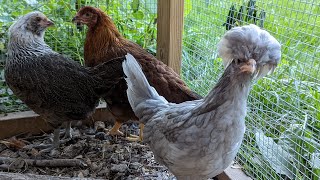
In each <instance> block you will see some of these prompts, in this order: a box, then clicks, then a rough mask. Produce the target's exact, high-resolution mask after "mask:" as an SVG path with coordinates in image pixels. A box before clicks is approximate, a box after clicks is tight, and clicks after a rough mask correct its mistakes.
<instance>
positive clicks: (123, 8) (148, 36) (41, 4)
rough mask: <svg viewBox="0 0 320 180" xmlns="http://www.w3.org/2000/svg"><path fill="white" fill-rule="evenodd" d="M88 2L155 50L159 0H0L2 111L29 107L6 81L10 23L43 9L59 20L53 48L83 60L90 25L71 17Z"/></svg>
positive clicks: (51, 36) (50, 35)
mask: <svg viewBox="0 0 320 180" xmlns="http://www.w3.org/2000/svg"><path fill="white" fill-rule="evenodd" d="M84 5H91V6H94V7H98V8H100V9H102V10H104V11H105V12H106V13H107V14H109V15H110V17H111V18H112V19H113V21H114V22H115V24H116V25H117V28H118V29H119V31H120V32H121V33H122V34H123V35H124V36H125V37H126V38H128V39H132V40H134V41H135V42H136V43H138V44H140V45H141V46H142V47H143V48H145V49H147V50H148V51H149V52H151V53H155V51H156V16H157V7H156V6H157V0H130V1H122V0H99V1H93V0H71V1H64V0H21V1H17V0H14V1H12V0H0V113H7V112H12V111H22V110H27V109H28V108H27V107H26V106H25V105H24V104H23V103H22V102H21V101H20V100H19V99H17V98H16V97H15V96H14V95H12V91H11V90H10V89H9V88H8V87H7V86H6V84H5V82H4V74H3V68H4V65H5V59H6V51H7V47H6V46H7V43H8V29H9V27H10V25H11V24H12V23H13V22H14V21H15V19H17V18H18V17H20V16H22V15H24V14H26V13H28V12H31V11H34V10H38V11H41V12H43V13H44V14H45V15H47V16H48V18H49V19H51V20H52V21H53V22H54V23H55V26H54V27H50V28H49V29H48V30H47V31H46V35H45V41H46V43H47V44H48V45H49V46H50V47H51V48H52V49H53V50H55V51H57V52H59V53H62V54H64V55H66V56H69V57H71V58H72V59H74V60H76V61H79V62H80V63H82V62H83V46H84V39H85V34H86V27H82V26H75V25H74V24H73V23H72V22H71V20H72V18H73V16H74V15H75V14H76V12H77V10H78V9H79V8H80V7H82V6H84Z"/></svg>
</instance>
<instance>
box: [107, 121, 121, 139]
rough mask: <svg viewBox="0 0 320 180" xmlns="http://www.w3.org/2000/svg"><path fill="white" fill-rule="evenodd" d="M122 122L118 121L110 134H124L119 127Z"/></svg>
mask: <svg viewBox="0 0 320 180" xmlns="http://www.w3.org/2000/svg"><path fill="white" fill-rule="evenodd" d="M121 125H122V123H120V122H118V121H116V122H115V124H114V125H113V127H112V129H111V130H110V131H109V134H110V135H112V136H116V135H119V136H123V135H124V134H123V132H121V131H120V130H119V129H120V127H121Z"/></svg>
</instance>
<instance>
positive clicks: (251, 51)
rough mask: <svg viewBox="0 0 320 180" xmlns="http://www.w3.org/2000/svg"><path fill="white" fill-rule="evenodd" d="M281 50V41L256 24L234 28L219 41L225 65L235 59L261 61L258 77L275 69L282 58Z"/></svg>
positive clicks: (219, 50)
mask: <svg viewBox="0 0 320 180" xmlns="http://www.w3.org/2000/svg"><path fill="white" fill-rule="evenodd" d="M280 51H281V45H280V43H279V42H278V41H277V40H276V39H275V38H274V37H273V36H271V35H270V34H269V32H267V31H265V30H262V29H260V28H259V27H258V26H256V25H254V24H250V25H248V26H242V27H235V28H232V29H231V30H229V31H228V32H227V33H226V34H225V36H224V37H223V38H222V39H221V41H220V42H219V43H218V53H219V56H220V57H221V58H222V60H223V63H224V65H225V67H227V66H228V65H229V64H230V63H231V62H232V60H234V59H255V60H257V61H259V66H258V67H257V68H258V71H257V72H256V76H257V78H261V77H264V76H265V75H267V74H268V73H269V72H273V71H274V69H275V67H276V65H277V64H278V63H279V60H280V58H281V52H280ZM275 60H276V61H275Z"/></svg>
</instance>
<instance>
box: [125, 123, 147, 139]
mask: <svg viewBox="0 0 320 180" xmlns="http://www.w3.org/2000/svg"><path fill="white" fill-rule="evenodd" d="M139 128H140V130H139V136H135V135H129V137H127V138H126V139H127V140H128V141H142V140H143V128H144V124H142V123H140V124H139Z"/></svg>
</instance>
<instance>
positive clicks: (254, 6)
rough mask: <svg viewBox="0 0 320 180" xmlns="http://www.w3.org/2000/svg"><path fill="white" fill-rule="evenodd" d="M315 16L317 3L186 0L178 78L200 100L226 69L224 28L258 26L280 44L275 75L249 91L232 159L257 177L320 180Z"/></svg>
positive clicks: (319, 94)
mask: <svg viewBox="0 0 320 180" xmlns="http://www.w3.org/2000/svg"><path fill="white" fill-rule="evenodd" d="M241 9H242V10H241ZM319 14H320V2H319V1H315V0H314V1H312V0H311V1H306V0H305V1H304V0H273V1H262V0H260V1H259V0H246V1H235V0H234V1H230V0H229V1H227V0H222V1H214V0H185V17H184V35H183V61H182V76H183V78H184V80H185V81H186V82H187V83H188V84H189V85H190V87H191V88H193V89H194V90H196V91H197V92H198V93H200V94H201V95H206V94H207V92H208V91H209V90H211V88H212V87H213V86H214V84H215V83H216V82H217V80H218V78H219V77H220V75H221V74H222V72H223V67H222V63H221V60H220V59H219V58H217V54H216V52H217V51H216V44H217V43H218V41H219V40H220V37H221V36H222V35H223V34H224V33H225V32H226V29H228V28H231V27H233V26H238V25H241V24H249V23H255V24H257V25H259V26H260V27H263V28H264V29H266V30H267V31H269V32H270V33H271V34H272V35H273V36H275V38H276V39H278V41H279V42H280V43H281V44H282V59H281V63H280V65H279V66H278V68H277V69H276V72H275V73H273V74H271V75H269V76H267V77H266V78H264V79H261V80H258V81H257V82H256V83H255V84H254V85H253V86H252V91H251V92H250V97H249V100H248V102H249V103H248V113H247V118H246V126H247V129H246V133H245V138H244V140H243V144H242V146H241V149H240V152H239V153H238V156H237V158H236V160H235V163H237V164H240V165H241V166H242V167H243V170H244V171H245V172H246V173H247V174H248V175H250V176H251V177H252V178H254V179H268V180H269V179H306V180H309V179H310V180H319V179H320V141H319V139H320V81H319V79H320V75H319V73H318V71H319V70H320V65H319V64H320V59H319V58H320V45H319V40H320V38H319V36H320V31H319V27H320V18H319ZM228 16H229V18H228Z"/></svg>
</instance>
